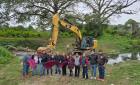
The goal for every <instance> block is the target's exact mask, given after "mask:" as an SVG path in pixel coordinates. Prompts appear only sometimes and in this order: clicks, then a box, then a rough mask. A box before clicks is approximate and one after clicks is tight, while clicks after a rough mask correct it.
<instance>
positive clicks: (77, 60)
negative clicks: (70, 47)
mask: <svg viewBox="0 0 140 85" xmlns="http://www.w3.org/2000/svg"><path fill="white" fill-rule="evenodd" d="M74 64H75V65H76V66H78V65H80V57H79V56H78V57H77V56H75V62H74Z"/></svg>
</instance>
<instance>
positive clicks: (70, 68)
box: [68, 54, 74, 76]
mask: <svg viewBox="0 0 140 85" xmlns="http://www.w3.org/2000/svg"><path fill="white" fill-rule="evenodd" d="M68 68H69V71H70V76H73V68H74V58H73V57H72V55H71V54H70V55H69V58H68Z"/></svg>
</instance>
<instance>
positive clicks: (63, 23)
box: [37, 13, 96, 53]
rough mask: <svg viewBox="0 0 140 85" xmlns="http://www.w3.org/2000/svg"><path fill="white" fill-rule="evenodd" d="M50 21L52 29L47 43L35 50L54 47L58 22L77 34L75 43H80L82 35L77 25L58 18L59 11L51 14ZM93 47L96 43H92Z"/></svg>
mask: <svg viewBox="0 0 140 85" xmlns="http://www.w3.org/2000/svg"><path fill="white" fill-rule="evenodd" d="M52 23H53V29H52V35H51V38H50V41H49V44H48V45H47V47H39V48H38V49H37V52H41V53H42V52H44V51H47V50H48V49H54V48H55V46H56V43H57V38H58V33H59V24H61V25H62V26H63V27H65V28H66V29H69V30H70V31H72V32H73V33H75V34H76V36H77V39H78V41H77V44H78V45H79V46H80V45H81V41H82V35H81V32H80V30H79V29H78V27H77V26H75V25H72V24H71V23H69V22H67V21H66V20H60V18H59V13H56V14H55V15H54V16H53V18H52ZM79 46H78V47H79ZM93 48H96V45H94V47H93Z"/></svg>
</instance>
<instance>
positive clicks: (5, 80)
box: [0, 58, 140, 85]
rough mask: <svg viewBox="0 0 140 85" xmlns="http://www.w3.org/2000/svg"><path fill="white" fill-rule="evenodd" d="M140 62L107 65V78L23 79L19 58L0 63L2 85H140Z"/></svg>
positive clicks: (0, 81) (55, 77)
mask: <svg viewBox="0 0 140 85" xmlns="http://www.w3.org/2000/svg"><path fill="white" fill-rule="evenodd" d="M139 66H140V62H139V61H127V62H125V63H120V64H116V65H113V66H110V65H107V66H106V69H107V72H106V80H105V81H104V82H101V81H97V80H90V79H88V80H86V79H82V78H81V76H80V78H74V77H68V76H65V77H64V76H58V75H53V76H43V77H40V76H34V77H32V76H30V77H28V78H26V79H22V76H21V70H22V69H21V67H22V65H21V64H20V62H19V60H18V59H17V58H13V59H12V60H11V62H10V64H7V65H4V64H3V65H2V64H1V65H0V85H140V67H139Z"/></svg>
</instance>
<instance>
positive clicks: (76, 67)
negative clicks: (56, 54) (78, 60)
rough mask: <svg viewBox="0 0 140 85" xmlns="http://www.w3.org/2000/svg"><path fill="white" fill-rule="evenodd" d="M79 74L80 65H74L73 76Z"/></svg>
mask: <svg viewBox="0 0 140 85" xmlns="http://www.w3.org/2000/svg"><path fill="white" fill-rule="evenodd" d="M79 74H80V66H79V65H78V66H75V77H79Z"/></svg>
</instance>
